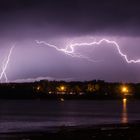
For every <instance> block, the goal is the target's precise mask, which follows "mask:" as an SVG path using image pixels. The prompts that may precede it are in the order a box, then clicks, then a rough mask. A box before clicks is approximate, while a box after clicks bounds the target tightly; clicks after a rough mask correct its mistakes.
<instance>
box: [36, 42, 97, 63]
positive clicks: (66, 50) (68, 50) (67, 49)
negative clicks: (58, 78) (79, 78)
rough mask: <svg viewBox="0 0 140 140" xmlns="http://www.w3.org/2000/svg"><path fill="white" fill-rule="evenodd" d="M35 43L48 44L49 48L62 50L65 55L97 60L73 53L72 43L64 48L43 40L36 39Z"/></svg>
mask: <svg viewBox="0 0 140 140" xmlns="http://www.w3.org/2000/svg"><path fill="white" fill-rule="evenodd" d="M36 43H37V44H39V45H40V44H44V45H46V46H49V47H51V48H54V49H56V50H57V51H60V52H63V53H65V54H66V55H69V56H71V57H78V58H83V59H86V60H88V61H91V62H99V61H97V60H93V59H91V58H89V57H87V56H84V55H82V54H80V53H75V49H74V47H75V46H73V45H69V46H66V47H65V48H59V47H57V46H56V45H52V44H49V43H47V42H45V41H38V40H36ZM76 46H78V45H76ZM79 46H80V45H79Z"/></svg>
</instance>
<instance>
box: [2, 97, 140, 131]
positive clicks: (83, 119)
mask: <svg viewBox="0 0 140 140" xmlns="http://www.w3.org/2000/svg"><path fill="white" fill-rule="evenodd" d="M139 106H140V100H132V101H131V100H126V99H123V100H102V101H97V100H64V101H63V102H60V101H56V100H0V132H9V131H29V130H40V129H44V128H45V130H46V129H47V128H49V127H57V126H58V127H59V126H78V125H98V124H106V123H109V124H111V123H128V122H129V121H135V120H139V118H140V108H139Z"/></svg>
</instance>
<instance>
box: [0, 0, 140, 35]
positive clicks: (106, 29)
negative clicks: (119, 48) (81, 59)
mask: <svg viewBox="0 0 140 140" xmlns="http://www.w3.org/2000/svg"><path fill="white" fill-rule="evenodd" d="M139 7H140V2H139V1H135V0H132V1H129V0H123V1H122V0H106V1H104V0H59V1H56V0H45V1H44V0H10V1H8V0H1V1H0V18H1V23H0V29H1V30H2V32H3V35H4V34H5V35H7V34H8V33H11V34H13V33H15V34H17V35H19V34H20V35H21V34H23V36H24V35H25V36H26V35H31V36H32V34H43V35H44V34H47V33H46V32H47V31H48V30H50V29H52V32H53V29H54V30H55V31H54V34H63V33H64V34H77V35H80V34H113V35H130V36H138V35H139V34H140V29H139V24H140V15H139V13H140V8H139ZM43 31H44V32H43ZM49 33H50V35H51V31H49Z"/></svg>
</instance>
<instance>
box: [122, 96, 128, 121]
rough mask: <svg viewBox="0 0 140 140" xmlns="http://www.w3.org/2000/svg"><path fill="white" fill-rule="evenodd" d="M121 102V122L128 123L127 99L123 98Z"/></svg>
mask: <svg viewBox="0 0 140 140" xmlns="http://www.w3.org/2000/svg"><path fill="white" fill-rule="evenodd" d="M122 102H123V104H122V105H123V106H122V118H121V122H122V123H128V113H127V99H126V98H124V99H123V100H122Z"/></svg>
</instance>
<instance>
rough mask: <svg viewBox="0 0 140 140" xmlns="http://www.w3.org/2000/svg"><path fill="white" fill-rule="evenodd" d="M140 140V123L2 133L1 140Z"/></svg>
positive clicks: (0, 134)
mask: <svg viewBox="0 0 140 140" xmlns="http://www.w3.org/2000/svg"><path fill="white" fill-rule="evenodd" d="M55 139H57V140H58V139H60V140H74V139H77V140H79V139H80V140H105V139H109V140H110V139H111V140H121V139H123V140H139V139H140V122H134V123H128V124H106V125H98V126H77V127H76V126H73V127H72V126H70V127H68V126H62V127H59V128H57V129H56V130H55V131H45V128H44V130H43V131H37V132H36V131H34V132H17V133H16V132H13V133H0V140H55Z"/></svg>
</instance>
